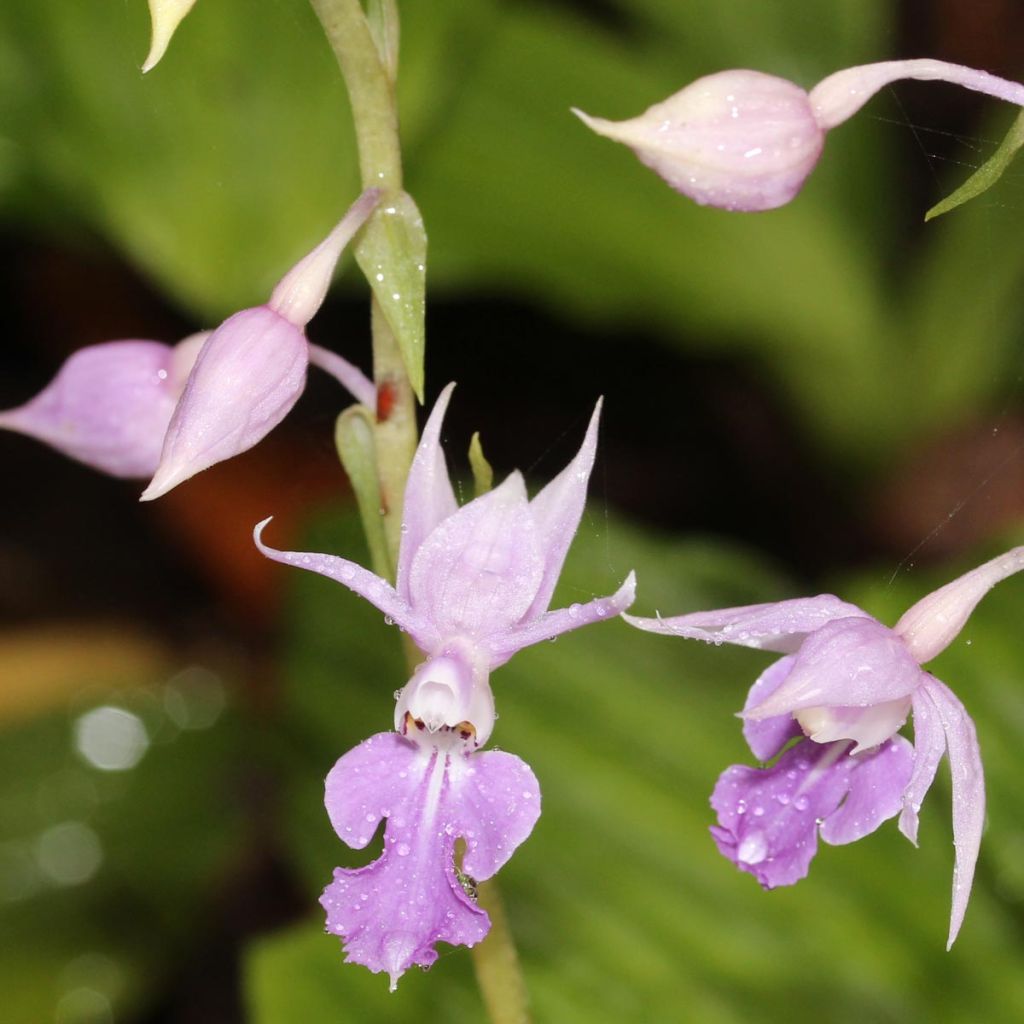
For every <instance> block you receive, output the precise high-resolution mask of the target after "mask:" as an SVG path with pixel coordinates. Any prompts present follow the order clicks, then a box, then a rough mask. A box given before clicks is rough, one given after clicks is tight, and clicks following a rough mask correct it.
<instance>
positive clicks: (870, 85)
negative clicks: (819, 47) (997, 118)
mask: <svg viewBox="0 0 1024 1024" xmlns="http://www.w3.org/2000/svg"><path fill="white" fill-rule="evenodd" d="M907 78H914V79H917V80H918V81H924V82H950V83H952V84H953V85H960V86H963V87H964V88H965V89H973V90H974V91H975V92H983V93H985V94H986V95H988V96H995V97H996V98H997V99H1002V100H1006V101H1007V102H1009V103H1015V104H1017V106H1024V85H1019V84H1018V83H1017V82H1010V81H1007V80H1006V79H1005V78H997V77H996V76H995V75H990V74H989V73H988V72H987V71H976V70H975V69H974V68H967V67H964V66H963V65H961V64H947V63H946V62H945V61H943V60H929V59H927V58H925V59H917V60H890V61H883V62H882V63H879V64H862V65H860V66H859V67H853V68H844V69H843V70H842V71H837V72H836V73H835V74H833V75H829V76H828V78H826V79H824V80H823V81H821V82H819V83H818V84H817V85H816V86H815V87H814V88H813V89H812V90H811V93H810V97H811V106H812V108H813V109H814V115H815V117H816V118H817V120H818V123H819V124H820V125H821V126H822V128H826V129H827V128H834V127H835V126H836V125H837V124H841V123H842V122H843V121H845V120H846V119H847V118H848V117H850V116H852V115H853V114H855V113H857V111H858V110H860V108H861V107H862V106H864V104H865V103H867V101H868V100H869V99H871V97H872V96H874V95H875V93H877V92H878V91H879V89H882V88H884V87H885V86H887V85H891V84H892V83H893V82H898V81H900V80H901V79H907Z"/></svg>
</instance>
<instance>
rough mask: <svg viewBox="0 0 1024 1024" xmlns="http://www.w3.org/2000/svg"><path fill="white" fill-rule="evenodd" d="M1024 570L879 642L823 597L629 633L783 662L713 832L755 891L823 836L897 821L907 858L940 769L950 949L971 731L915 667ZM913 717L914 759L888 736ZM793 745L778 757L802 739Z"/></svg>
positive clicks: (758, 692) (750, 714)
mask: <svg viewBox="0 0 1024 1024" xmlns="http://www.w3.org/2000/svg"><path fill="white" fill-rule="evenodd" d="M1022 569H1024V547H1019V548H1013V549H1012V550H1011V551H1008V552H1006V553H1005V554H1003V555H1000V556H999V557H998V558H993V559H992V560H991V561H989V562H986V563H985V564H984V565H981V566H979V567H978V568H977V569H973V570H971V571H970V572H967V573H965V574H964V575H963V576H961V577H959V578H958V579H956V580H954V581H953V582H952V583H948V584H946V586H944V587H940V588H939V589H938V590H936V591H935V592H934V593H932V594H929V595H928V596H927V597H924V598H922V599H921V600H920V601H918V602H917V604H915V605H914V606H913V607H912V608H910V610H909V611H907V612H906V613H904V615H903V616H902V618H901V619H900V620H899V622H898V623H897V624H896V626H895V628H892V629H890V628H889V627H887V626H884V625H883V624H882V623H881V622H879V621H878V620H877V619H874V618H872V617H871V616H869V615H868V614H867V613H866V612H864V611H862V610H861V609H859V608H857V607H855V606H854V605H847V604H845V603H844V602H842V601H840V600H839V599H838V598H835V597H833V596H832V595H831V594H823V595H820V596H819V597H814V598H800V599H798V600H794V601H779V602H777V603H775V604H763V605H750V606H748V607H745V608H722V609H719V610H717V611H710V612H696V613H694V614H690V615H679V616H675V617H672V618H660V617H659V618H654V619H648V618H636V617H633V616H630V615H626V616H624V618H625V619H626V621H627V622H629V623H630V624H631V625H633V626H636V627H637V628H638V629H643V630H646V631H648V632H653V633H664V634H667V635H670V636H671V635H675V636H682V637H690V638H695V639H702V640H705V641H708V642H711V643H716V644H720V643H723V642H724V643H731V644H738V645H741V646H746V647H760V648H763V649H766V650H773V651H779V652H783V653H785V655H786V656H785V657H783V658H780V659H779V660H778V661H776V662H775V663H774V664H772V665H770V666H769V667H768V669H767V670H766V671H765V672H764V673H763V674H762V675H761V677H760V678H759V679H758V680H757V681H756V682H755V683H754V685H753V686H752V687H751V689H750V693H749V695H748V697H747V702H746V705H745V707H744V709H743V714H742V717H743V720H744V725H743V734H744V737H745V738H746V740H747V743H748V744H749V746H750V749H751V752H752V753H753V754H754V756H755V757H756V758H758V759H759V760H761V761H770V760H771V759H772V758H778V760H776V761H775V763H774V764H772V765H770V766H769V767H765V768H748V767H746V766H743V765H734V766H732V767H731V768H728V769H726V771H725V772H723V774H722V775H721V777H720V778H719V780H718V784H717V785H716V787H715V791H714V794H713V795H712V798H711V804H712V807H713V808H714V810H715V811H716V813H717V815H718V824H717V825H715V826H713V827H712V829H711V832H712V835H713V837H714V839H715V842H716V843H717V844H718V848H719V850H720V851H721V852H722V853H723V854H724V855H725V856H726V857H728V858H729V859H730V860H731V861H733V862H734V863H735V864H736V865H737V867H739V868H740V869H741V870H744V871H749V872H750V873H751V874H753V875H754V876H755V877H756V878H757V879H758V881H759V882H760V883H761V885H762V886H764V888H766V889H771V888H774V887H775V886H777V885H792V884H793V883H794V882H797V881H799V880H800V879H801V878H803V877H804V876H805V875H806V874H807V870H808V867H809V865H810V862H811V859H812V858H813V856H814V853H815V851H816V848H817V839H818V836H819V835H820V836H821V838H822V839H824V841H825V842H826V843H831V844H840V843H849V842H853V841H854V840H856V839H860V838H861V837H862V836H865V835H867V834H868V833H870V832H873V831H874V830H875V829H876V828H877V827H878V826H879V825H881V824H882V822H884V821H887V820H888V819H889V818H892V817H895V816H896V815H897V814H898V815H899V828H900V831H901V832H902V833H903V834H904V835H905V836H906V837H907V838H908V839H909V840H910V841H911V842H912V843H914V844H915V845H916V843H917V827H918V812H919V810H920V808H921V802H922V800H923V799H924V797H925V794H926V793H927V792H928V790H929V788H930V787H931V784H932V782H933V780H934V779H935V772H936V770H937V769H938V766H939V761H940V760H941V759H942V756H943V754H945V755H946V756H947V757H948V759H949V766H950V774H951V776H952V781H953V843H954V846H955V848H956V859H955V864H954V869H953V898H952V907H951V911H950V922H949V939H948V942H947V949H948V948H949V947H950V946H952V944H953V942H954V940H955V939H956V936H957V934H958V932H959V931H960V927H961V925H962V924H963V920H964V914H965V913H966V911H967V903H968V900H969V899H970V893H971V884H972V881H973V879H974V868H975V864H976V862H977V859H978V851H979V848H980V846H981V833H982V826H983V824H984V820H985V782H984V773H983V770H982V765H981V752H980V750H979V747H978V739H977V736H976V734H975V730H974V723H973V722H972V721H971V718H970V716H969V715H968V714H967V711H966V710H965V709H964V706H963V705H962V704H961V703H960V701H959V700H957V698H956V697H955V696H954V694H953V692H952V691H951V690H950V689H949V688H948V687H947V686H945V685H944V684H943V683H941V682H939V680H938V679H936V678H935V677H934V676H932V675H931V674H930V673H928V672H926V671H925V670H924V669H923V668H922V667H921V666H922V664H923V663H924V662H926V661H929V660H930V659H931V658H934V657H935V656H936V655H937V654H939V653H940V652H941V651H943V650H944V649H945V648H946V647H947V646H948V645H949V644H950V643H951V642H952V641H953V639H954V638H955V637H956V635H957V634H958V633H959V632H960V630H961V629H962V628H963V626H964V624H965V623H966V621H967V619H968V617H969V616H970V614H971V612H972V611H973V610H974V608H975V607H976V605H977V604H978V602H979V601H980V600H981V598H982V597H984V596H985V594H986V593H988V591H989V590H991V589H992V587H993V586H995V585H996V583H999V582H1000V581H1001V580H1004V579H1006V578H1007V577H1008V576H1011V575H1013V574H1014V573H1017V572H1020V571H1021V570H1022ZM911 713H913V720H914V745H913V747H911V745H910V743H909V742H908V741H907V740H906V739H904V738H903V737H902V736H900V735H899V729H900V728H902V726H903V725H904V723H905V722H906V721H907V718H908V716H909V715H910V714H911ZM801 736H803V737H806V738H800V739H799V742H798V743H796V744H795V745H793V746H789V744H790V742H791V741H792V740H794V739H797V738H799V737H801Z"/></svg>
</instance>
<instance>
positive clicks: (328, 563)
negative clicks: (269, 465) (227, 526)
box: [253, 517, 437, 649]
mask: <svg viewBox="0 0 1024 1024" xmlns="http://www.w3.org/2000/svg"><path fill="white" fill-rule="evenodd" d="M270 518H273V517H270ZM270 518H268V519H264V520H263V522H261V523H257V525H256V528H255V529H254V530H253V540H254V541H255V542H256V547H257V548H259V550H260V553H261V554H263V555H266V557H267V558H270V559H273V560H274V561H275V562H280V563H281V564H282V565H294V566H296V567H297V568H299V569H308V570H309V571H310V572H315V573H319V574H320V575H321V576H326V577H327V578H328V579H332V580H335V581H337V582H338V583H340V584H342V585H343V586H345V587H348V589H349V590H351V591H352V592H353V593H354V594H358V595H359V596H360V597H362V598H365V599H366V600H367V601H369V602H370V604H372V605H373V606H374V607H375V608H378V609H379V610H380V611H382V612H383V613H384V614H385V615H386V616H387V617H388V618H389V619H392V620H393V621H394V622H395V623H396V624H397V625H398V626H399V627H400V628H401V629H404V630H405V631H406V632H407V633H408V634H409V635H410V636H411V637H412V638H413V639H414V640H415V641H416V643H417V644H418V645H419V646H420V647H421V648H424V649H427V648H429V647H430V646H431V645H432V644H434V643H436V641H437V635H436V633H435V632H434V631H433V630H432V629H431V628H430V626H428V625H427V623H425V622H424V621H423V620H422V619H421V618H420V617H419V616H418V615H416V614H415V613H414V612H413V611H412V609H410V608H409V606H408V604H406V602H405V601H403V600H402V599H401V598H400V597H399V596H398V594H396V593H395V590H394V588H393V587H392V586H391V584H390V583H388V582H387V580H382V579H381V578H380V577H379V576H377V575H375V574H374V573H372V572H370V571H369V569H364V568H363V567H362V566H361V565H357V564H356V563H355V562H350V561H349V560H348V559H347V558H339V557H338V556H337V555H321V554H316V553H314V552H312V551H278V550H277V549H276V548H271V547H268V546H267V545H266V544H264V543H263V540H262V535H263V530H264V528H265V527H266V525H267V523H269V522H270Z"/></svg>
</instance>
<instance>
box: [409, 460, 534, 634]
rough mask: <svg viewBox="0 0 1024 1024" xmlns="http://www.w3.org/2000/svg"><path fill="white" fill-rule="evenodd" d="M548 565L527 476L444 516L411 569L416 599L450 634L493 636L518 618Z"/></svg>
mask: <svg viewBox="0 0 1024 1024" xmlns="http://www.w3.org/2000/svg"><path fill="white" fill-rule="evenodd" d="M543 572H544V560H543V556H542V554H541V552H540V550H539V548H538V545H537V536H536V529H535V527H534V524H533V517H532V515H531V513H530V507H529V503H528V502H527V498H526V488H525V487H524V485H523V480H522V477H521V476H520V475H519V474H518V473H512V474H511V475H510V476H509V477H508V479H507V480H505V482H504V483H503V484H501V486H500V487H496V488H495V489H494V490H493V491H490V492H489V493H487V494H485V495H483V496H482V497H480V498H474V499H473V501H471V502H469V503H468V504H467V505H463V506H462V508H460V509H459V510H458V511H457V512H456V513H455V514H454V515H451V516H449V517H448V518H447V519H445V520H443V521H442V522H441V523H439V524H438V525H437V526H436V527H435V528H434V529H433V530H432V531H431V533H430V535H429V536H428V537H427V538H426V540H425V541H424V542H423V543H422V544H421V545H420V548H419V550H418V551H417V552H416V554H415V556H414V557H413V560H412V566H411V567H410V570H409V584H408V585H409V596H410V603H411V605H412V607H413V608H414V609H415V611H416V614H417V615H422V616H423V617H424V618H426V619H428V620H429V621H430V622H431V623H432V624H434V625H435V626H436V628H437V630H438V632H439V633H441V634H442V635H445V636H458V635H465V636H469V637H473V638H485V637H487V636H492V635H494V634H496V633H500V632H502V631H504V630H506V629H508V628H509V627H510V626H512V625H514V624H515V623H516V622H518V621H519V620H520V619H521V618H522V617H523V615H524V614H525V613H526V611H527V609H528V608H529V607H530V605H531V603H532V602H533V598H534V596H535V595H536V593H537V588H538V587H539V586H540V582H541V579H542V577H543Z"/></svg>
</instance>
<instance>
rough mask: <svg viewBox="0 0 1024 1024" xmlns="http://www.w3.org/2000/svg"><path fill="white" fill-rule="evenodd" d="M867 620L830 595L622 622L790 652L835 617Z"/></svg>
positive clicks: (649, 629)
mask: <svg viewBox="0 0 1024 1024" xmlns="http://www.w3.org/2000/svg"><path fill="white" fill-rule="evenodd" d="M857 616H859V617H861V618H868V617H869V616H868V614H867V612H864V611H861V609H860V608H858V607H856V606H855V605H852V604H847V603H846V602H845V601H840V600H839V598H838V597H835V596H833V595H832V594H819V595H818V596H817V597H798V598H794V599H793V600H791V601H772V602H771V603H769V604H751V605H745V606H743V607H740V608H720V609H718V610H717V611H710V612H691V613H690V614H689V615H677V616H675V617H674V618H662V617H660V616H659V617H658V618H654V619H646V618H638V617H636V616H633V615H624V616H623V618H624V619H625V620H626V621H627V622H628V623H629V624H630V625H631V626H636V627H637V629H643V630H646V631H647V632H648V633H664V634H665V635H666V636H682V637H688V638H690V639H693V640H704V641H705V642H706V643H709V644H723V643H724V644H737V645H739V646H740V647H756V648H758V649H759V650H763V651H778V652H779V653H780V654H793V653H794V652H795V651H797V650H798V649H799V648H800V645H801V644H802V643H803V642H804V639H805V638H806V637H807V636H808V634H810V633H813V632H814V631H815V630H817V629H820V628H821V627H822V626H824V625H825V623H827V622H831V621H833V620H834V619H843V618H851V617H857Z"/></svg>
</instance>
